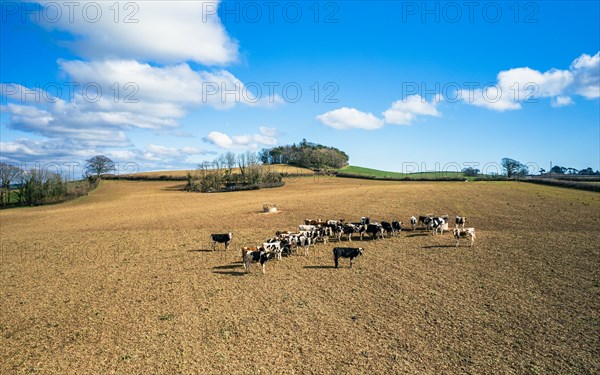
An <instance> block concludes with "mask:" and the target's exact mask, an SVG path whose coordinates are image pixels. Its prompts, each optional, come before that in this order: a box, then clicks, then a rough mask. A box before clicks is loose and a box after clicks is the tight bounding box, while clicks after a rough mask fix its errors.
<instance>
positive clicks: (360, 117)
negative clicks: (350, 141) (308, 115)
mask: <svg viewBox="0 0 600 375" xmlns="http://www.w3.org/2000/svg"><path fill="white" fill-rule="evenodd" d="M317 120H318V121H320V122H321V123H322V124H323V125H325V126H329V127H331V128H334V129H338V130H345V129H367V130H374V129H379V128H381V127H382V126H383V120H381V119H379V118H377V117H376V116H375V115H373V114H372V113H366V112H361V111H359V110H357V109H356V108H348V107H342V108H338V109H335V110H333V111H329V112H326V113H323V114H322V115H318V116H317Z"/></svg>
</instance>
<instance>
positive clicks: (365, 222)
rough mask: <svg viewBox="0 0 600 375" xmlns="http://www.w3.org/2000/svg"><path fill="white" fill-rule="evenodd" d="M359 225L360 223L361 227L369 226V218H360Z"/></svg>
mask: <svg viewBox="0 0 600 375" xmlns="http://www.w3.org/2000/svg"><path fill="white" fill-rule="evenodd" d="M360 223H361V224H362V225H367V224H371V218H370V217H366V216H363V217H361V218H360Z"/></svg>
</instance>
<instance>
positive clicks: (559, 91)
mask: <svg viewBox="0 0 600 375" xmlns="http://www.w3.org/2000/svg"><path fill="white" fill-rule="evenodd" d="M599 76H600V52H598V53H596V55H594V56H590V55H587V54H583V55H581V56H580V57H578V58H577V59H575V60H574V61H573V63H572V64H571V66H570V67H569V69H568V70H560V69H550V70H548V71H546V72H540V71H538V70H535V69H531V68H528V67H524V68H514V69H509V70H504V71H501V72H500V73H498V75H497V77H496V78H497V80H496V84H495V85H488V86H486V87H484V88H474V89H464V90H460V91H459V92H458V94H459V97H460V98H461V100H462V101H463V102H465V103H467V104H471V105H474V106H478V107H484V108H488V109H492V110H495V111H506V110H517V109H521V108H522V105H521V103H527V102H535V101H536V100H538V99H540V98H550V99H551V100H550V103H551V105H552V106H553V107H562V106H566V105H571V104H574V102H573V100H572V98H571V97H570V96H571V95H574V94H577V95H580V96H583V97H585V98H586V99H594V98H598V97H600V78H599Z"/></svg>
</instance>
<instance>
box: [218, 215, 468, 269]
mask: <svg viewBox="0 0 600 375" xmlns="http://www.w3.org/2000/svg"><path fill="white" fill-rule="evenodd" d="M466 221H467V219H466V218H465V217H463V216H456V219H455V224H456V226H455V228H454V229H453V230H452V233H453V235H454V239H455V240H456V246H458V245H459V243H460V240H461V239H462V238H467V239H469V240H470V241H471V246H473V243H474V242H475V228H465V223H466ZM410 225H411V229H412V230H413V231H414V230H415V229H417V227H418V226H420V227H422V228H425V229H427V230H431V232H432V235H436V234H438V233H439V234H443V233H444V230H447V229H448V217H447V216H434V215H424V216H419V218H418V219H417V218H416V217H414V216H412V217H411V218H410ZM400 231H402V222H400V221H391V222H390V221H382V222H380V223H379V222H371V220H370V218H368V217H362V218H361V219H360V221H359V222H352V223H347V222H346V221H345V220H343V219H342V220H326V221H323V220H310V219H307V220H305V221H304V224H301V225H299V226H298V231H297V232H293V233H292V232H290V231H277V232H275V237H273V238H269V239H267V240H266V241H265V242H263V244H262V245H261V246H250V247H242V264H243V265H244V268H245V269H246V272H250V267H251V265H252V263H259V264H260V266H261V272H262V273H264V272H265V263H266V262H267V261H269V260H271V259H277V260H281V259H282V255H283V254H286V255H287V256H290V255H292V254H293V252H294V251H297V250H298V249H302V250H303V252H304V255H308V252H309V249H310V247H311V246H314V245H315V244H316V243H317V242H322V243H324V244H328V243H329V240H330V238H334V239H336V240H337V242H341V241H342V237H343V236H346V239H347V241H348V242H352V236H353V235H358V236H359V237H360V239H361V240H362V239H363V237H364V236H365V235H368V236H369V237H370V238H371V239H373V240H376V239H383V238H385V235H386V234H387V235H388V236H390V237H393V236H397V235H399V233H400ZM232 240H233V233H225V234H211V241H212V248H213V251H214V250H215V249H216V246H217V244H218V243H221V244H224V246H225V250H227V249H229V245H230V244H231V241H232ZM363 252H364V249H363V248H362V247H334V248H333V260H334V265H335V267H336V268H338V262H339V258H349V259H350V268H352V261H353V260H354V258H357V257H358V256H361V255H362V254H363Z"/></svg>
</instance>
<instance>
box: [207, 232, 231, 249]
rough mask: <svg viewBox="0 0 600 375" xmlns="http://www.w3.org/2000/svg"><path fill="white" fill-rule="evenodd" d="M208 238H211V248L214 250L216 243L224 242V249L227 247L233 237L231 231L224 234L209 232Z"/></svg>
mask: <svg viewBox="0 0 600 375" xmlns="http://www.w3.org/2000/svg"><path fill="white" fill-rule="evenodd" d="M210 239H211V240H212V250H213V251H215V249H216V247H217V242H218V243H224V244H225V250H228V249H229V244H230V243H231V240H232V239H233V233H225V234H211V235H210Z"/></svg>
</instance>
